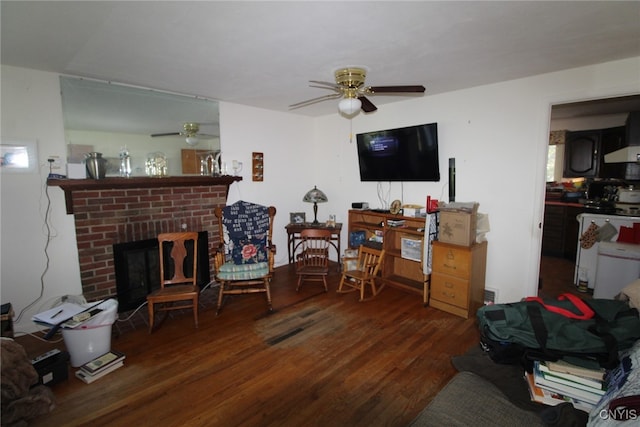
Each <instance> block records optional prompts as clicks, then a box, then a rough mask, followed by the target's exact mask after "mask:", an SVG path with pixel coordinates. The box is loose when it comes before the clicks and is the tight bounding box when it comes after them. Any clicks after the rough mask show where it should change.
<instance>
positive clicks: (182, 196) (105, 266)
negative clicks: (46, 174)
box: [48, 176, 242, 301]
mask: <svg viewBox="0 0 640 427" xmlns="http://www.w3.org/2000/svg"><path fill="white" fill-rule="evenodd" d="M241 179H242V178H240V177H229V176H225V177H219V178H213V177H199V176H192V177H173V178H172V177H168V178H146V177H145V178H106V179H103V180H67V179H63V180H49V181H48V185H50V186H59V187H60V188H62V189H63V190H64V192H65V200H66V205H67V206H66V207H67V213H69V214H73V215H74V219H75V228H76V240H77V247H78V258H79V264H80V278H81V282H82V293H83V294H84V296H85V298H86V299H87V301H95V300H100V299H104V298H111V297H116V295H117V291H116V282H115V270H114V260H113V244H116V243H124V242H130V241H137V240H144V239H152V238H155V237H156V236H157V235H158V234H159V233H163V232H173V231H180V230H184V229H187V230H191V231H207V233H208V242H209V255H210V256H211V255H212V253H213V251H214V249H215V248H217V247H218V245H219V243H220V240H219V237H218V222H217V219H216V217H215V215H214V213H213V210H214V208H216V207H222V206H225V205H226V202H227V195H228V192H229V186H230V185H231V184H232V183H233V182H235V181H240V180H241ZM211 268H212V266H211ZM211 273H212V274H213V272H211Z"/></svg>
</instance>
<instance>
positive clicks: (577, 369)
mask: <svg viewBox="0 0 640 427" xmlns="http://www.w3.org/2000/svg"><path fill="white" fill-rule="evenodd" d="M545 365H546V366H547V367H548V368H549V370H550V371H553V372H561V373H566V374H572V375H577V376H580V377H583V378H590V379H592V380H596V381H603V380H604V374H605V372H606V371H605V370H604V369H603V368H599V367H598V368H595V367H594V368H586V367H583V366H578V365H574V364H572V363H569V362H566V361H564V360H558V361H556V362H545Z"/></svg>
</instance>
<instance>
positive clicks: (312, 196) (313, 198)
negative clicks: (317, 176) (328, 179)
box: [302, 185, 329, 225]
mask: <svg viewBox="0 0 640 427" xmlns="http://www.w3.org/2000/svg"><path fill="white" fill-rule="evenodd" d="M302 201H303V202H307V203H313V223H312V224H314V225H315V224H319V223H318V203H325V202H328V201H329V199H327V195H326V194H324V193H323V192H322V190H318V188H317V187H316V186H315V185H314V186H313V189H311V190H309V191H307V194H305V195H304V197H303V198H302Z"/></svg>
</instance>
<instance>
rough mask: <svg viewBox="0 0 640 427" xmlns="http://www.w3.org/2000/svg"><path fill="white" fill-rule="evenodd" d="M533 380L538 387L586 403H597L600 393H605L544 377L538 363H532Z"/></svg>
mask: <svg viewBox="0 0 640 427" xmlns="http://www.w3.org/2000/svg"><path fill="white" fill-rule="evenodd" d="M533 380H534V383H535V385H537V386H538V387H540V388H544V389H547V390H550V391H555V392H557V393H560V394H562V395H565V396H569V397H572V398H574V399H578V400H582V401H584V402H587V403H591V404H594V405H595V404H597V403H598V401H599V400H600V398H601V397H602V395H603V394H604V393H605V392H604V391H603V390H596V389H592V390H585V389H583V388H579V387H576V386H574V385H567V384H562V383H560V382H557V381H552V380H549V379H546V378H545V377H544V375H543V374H542V372H541V371H540V368H539V365H538V364H534V367H533Z"/></svg>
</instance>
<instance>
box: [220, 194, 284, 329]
mask: <svg viewBox="0 0 640 427" xmlns="http://www.w3.org/2000/svg"><path fill="white" fill-rule="evenodd" d="M214 213H215V215H216V217H217V218H218V229H219V233H220V242H221V243H220V247H219V248H218V250H217V251H216V253H215V254H214V258H213V261H214V269H215V279H216V281H217V282H219V283H220V290H219V293H218V308H217V310H216V316H217V315H218V314H219V313H220V310H221V309H222V304H223V303H224V297H225V296H226V295H238V294H248V293H257V292H262V293H264V294H265V295H266V297H267V306H268V309H269V311H273V307H272V304H271V289H270V287H269V284H270V282H271V278H272V276H273V265H274V256H275V252H276V248H275V246H274V245H273V244H272V242H271V236H272V233H273V218H274V217H275V214H276V208H275V207H273V206H269V207H266V206H262V205H257V204H254V203H249V202H244V201H238V202H236V203H234V204H233V205H229V206H225V207H224V208H216V209H214Z"/></svg>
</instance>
